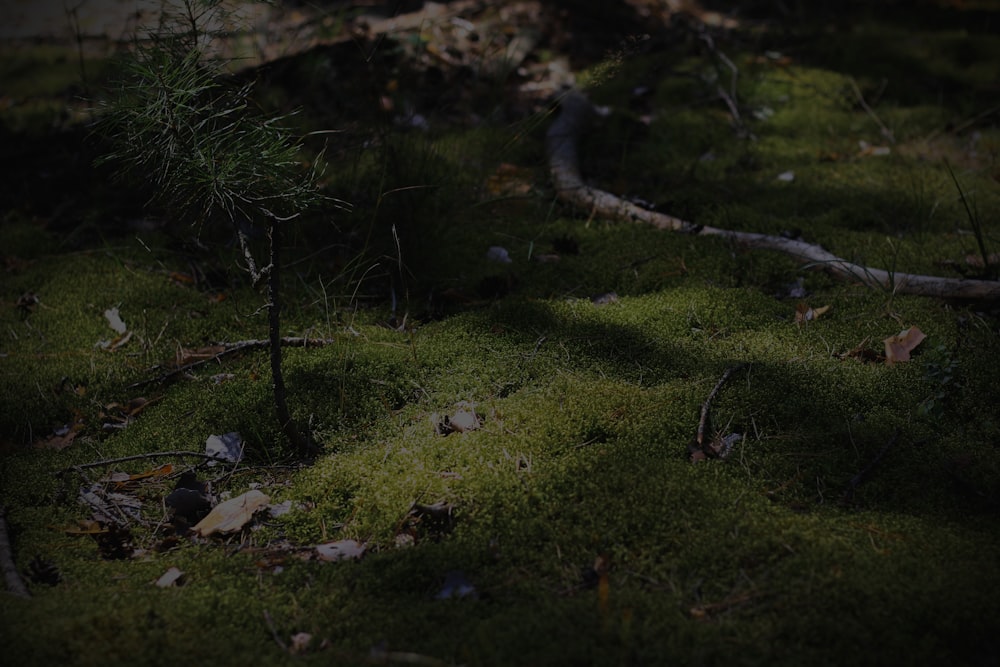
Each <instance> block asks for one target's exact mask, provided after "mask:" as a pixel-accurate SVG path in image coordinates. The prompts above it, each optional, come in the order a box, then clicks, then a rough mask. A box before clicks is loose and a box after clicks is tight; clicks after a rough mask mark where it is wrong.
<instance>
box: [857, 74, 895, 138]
mask: <svg viewBox="0 0 1000 667" xmlns="http://www.w3.org/2000/svg"><path fill="white" fill-rule="evenodd" d="M850 81H851V88H853V89H854V94H855V96H857V98H858V104H860V105H861V108H862V109H864V110H865V112H866V113H867V114H868V115H869V116H871V118H872V120H874V121H875V122H876V123H877V124H878V126H879V129H880V130H882V136H883V137H885V138H886V139H888V140H889V142H890V143H893V144H894V143H896V138H895V137H893V135H892V130H890V129H889V128H888V127H886V126H885V123H883V122H882V119H881V118H879V117H878V114H877V113H875V110H874V109H872V108H871V107H870V106H868V102H866V101H865V96H864V95H862V94H861V89H860V88H858V82H857V81H855V80H854V77H853V76H852V77H851V79H850Z"/></svg>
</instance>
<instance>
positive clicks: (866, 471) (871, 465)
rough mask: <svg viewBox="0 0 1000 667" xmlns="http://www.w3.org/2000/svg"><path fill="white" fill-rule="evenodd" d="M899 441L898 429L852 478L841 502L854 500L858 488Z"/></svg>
mask: <svg viewBox="0 0 1000 667" xmlns="http://www.w3.org/2000/svg"><path fill="white" fill-rule="evenodd" d="M898 439H899V429H896V430H895V431H893V433H892V437H891V438H889V441H888V442H887V443H885V445H883V446H882V449H880V450H879V451H878V454H876V455H875V458H873V459H872V460H871V461H869V462H868V465H866V466H865V467H864V468H862V469H861V472H859V473H858V474H857V475H855V476H854V477H852V478H851V481H849V482H848V483H847V488H846V489H844V495H843V496H842V497H841V502H843V503H849V502H851V501H852V500H854V494H855V493H856V492H857V490H858V487H859V486H861V485H862V484H863V483H864V481H865V480H866V479H868V478H869V477H870V476H871V473H872V471H873V470H874V469H875V466H877V465H878V464H879V463H881V461H882V459H883V458H885V455H886V454H888V453H889V450H890V449H892V448H893V447H895V446H896V441H897V440H898Z"/></svg>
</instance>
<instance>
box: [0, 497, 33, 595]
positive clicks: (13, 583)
mask: <svg viewBox="0 0 1000 667" xmlns="http://www.w3.org/2000/svg"><path fill="white" fill-rule="evenodd" d="M5 512H6V510H4V508H3V507H0V569H2V570H3V580H4V583H6V584H7V591H8V592H9V593H10V594H11V595H16V596H17V597H19V598H30V597H31V593H29V592H28V586H27V585H26V584H25V583H24V579H22V578H21V573H20V572H18V571H17V565H16V564H15V563H14V550H13V549H12V548H11V546H10V539H9V538H8V536H7V520H6V519H5V518H4V514H5Z"/></svg>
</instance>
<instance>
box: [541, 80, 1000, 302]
mask: <svg viewBox="0 0 1000 667" xmlns="http://www.w3.org/2000/svg"><path fill="white" fill-rule="evenodd" d="M593 116H594V110H593V107H592V105H591V104H590V101H589V100H588V99H587V98H586V97H585V96H584V95H583V94H582V93H580V92H577V91H571V92H569V93H567V94H566V95H565V96H564V97H563V99H562V101H561V104H560V111H559V115H558V116H557V117H556V119H555V121H553V123H552V125H551V126H550V127H549V130H548V134H547V136H546V152H547V154H548V161H549V172H550V174H551V177H552V183H553V185H554V186H555V190H556V194H557V196H558V197H559V198H560V199H561V200H563V201H565V202H567V203H569V204H571V205H573V206H575V207H576V208H579V209H580V210H581V211H583V212H585V213H587V214H588V215H589V216H591V217H593V216H599V217H602V218H608V219H611V220H616V221H624V222H643V223H646V224H649V225H652V226H654V227H656V228H657V229H662V230H664V231H671V232H682V233H686V234H692V235H696V236H720V237H722V238H725V239H729V240H731V241H733V242H734V243H738V244H740V245H743V246H745V247H748V248H763V249H767V250H776V251H778V252H783V253H785V254H787V255H790V256H792V257H794V258H795V259H796V260H797V261H799V262H800V263H802V264H804V265H805V266H806V267H807V268H811V269H817V270H822V271H826V272H827V273H829V274H831V275H833V276H835V277H837V278H839V279H841V280H846V281H853V282H857V283H860V284H862V285H865V286H866V287H872V288H878V289H881V290H885V291H890V292H893V293H894V294H917V295H922V296H934V297H944V298H951V299H975V300H986V299H1000V282H998V281H992V280H970V279H964V278H942V277H937V276H926V275H918V274H912V273H899V272H890V271H885V270H883V269H876V268H871V267H868V266H863V265H861V264H855V263H854V262H849V261H847V260H846V259H842V258H840V257H837V256H836V255H834V254H833V253H831V252H829V251H827V250H825V249H824V248H822V247H820V246H818V245H815V244H812V243H807V242H805V241H800V240H796V239H788V238H784V237H780V236H770V235H768V234H758V233H755V232H740V231H732V230H728V229H720V228H718V227H711V226H708V225H698V224H695V223H693V222H689V221H687V220H682V219H680V218H675V217H673V216H671V215H666V214H663V213H658V212H656V211H651V210H648V209H645V208H642V207H641V206H637V205H635V204H633V203H631V202H629V201H625V200H624V199H622V198H620V197H617V196H615V195H613V194H611V193H610V192H605V191H604V190H599V189H597V188H593V187H590V186H588V185H587V184H586V183H585V182H584V180H583V178H582V176H581V174H580V165H579V150H578V142H579V139H580V136H581V134H582V133H583V131H584V129H586V128H587V126H588V125H589V124H590V122H591V120H592V119H593Z"/></svg>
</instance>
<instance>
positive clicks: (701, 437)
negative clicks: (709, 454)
mask: <svg viewBox="0 0 1000 667" xmlns="http://www.w3.org/2000/svg"><path fill="white" fill-rule="evenodd" d="M745 365H746V364H737V365H735V366H730V367H729V368H727V369H726V372H725V373H723V374H722V377H721V378H719V381H718V382H716V383H715V387H714V388H713V389H712V392H711V393H710V394H709V395H708V398H706V399H705V402H704V403H702V404H701V419H700V420H698V435H697V436H695V442H696V443H698V446H699V447H701V446H702V445H704V443H705V429H706V428H707V426H708V411H709V409H710V408H711V407H712V401H713V400H715V395H716V394H718V393H719V390H720V389H722V385H724V384H725V383H726V380H728V379H729V376H730V375H732V374H733V371H738V370H739V369H741V368H743V366H745Z"/></svg>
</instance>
